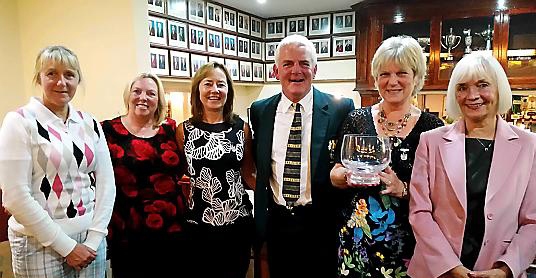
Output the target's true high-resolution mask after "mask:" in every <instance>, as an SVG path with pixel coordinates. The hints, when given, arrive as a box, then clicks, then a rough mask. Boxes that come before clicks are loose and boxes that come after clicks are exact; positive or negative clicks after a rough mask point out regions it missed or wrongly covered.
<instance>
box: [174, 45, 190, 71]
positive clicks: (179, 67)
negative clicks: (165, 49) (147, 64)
mask: <svg viewBox="0 0 536 278" xmlns="http://www.w3.org/2000/svg"><path fill="white" fill-rule="evenodd" d="M169 56H170V61H171V76H179V77H190V54H188V53H187V52H181V51H174V50H170V51H169Z"/></svg>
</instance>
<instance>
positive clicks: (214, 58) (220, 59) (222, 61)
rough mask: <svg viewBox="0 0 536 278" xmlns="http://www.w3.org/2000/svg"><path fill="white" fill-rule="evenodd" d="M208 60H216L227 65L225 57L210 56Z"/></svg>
mask: <svg viewBox="0 0 536 278" xmlns="http://www.w3.org/2000/svg"><path fill="white" fill-rule="evenodd" d="M208 62H209V63H210V62H216V63H219V64H222V65H224V66H225V59H223V58H221V57H214V56H208Z"/></svg>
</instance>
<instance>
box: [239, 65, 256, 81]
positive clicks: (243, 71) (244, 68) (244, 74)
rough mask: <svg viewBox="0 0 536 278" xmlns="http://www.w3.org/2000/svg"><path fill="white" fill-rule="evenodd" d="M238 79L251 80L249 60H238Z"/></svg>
mask: <svg viewBox="0 0 536 278" xmlns="http://www.w3.org/2000/svg"><path fill="white" fill-rule="evenodd" d="M240 81H253V75H252V74H251V62H245V61H240Z"/></svg>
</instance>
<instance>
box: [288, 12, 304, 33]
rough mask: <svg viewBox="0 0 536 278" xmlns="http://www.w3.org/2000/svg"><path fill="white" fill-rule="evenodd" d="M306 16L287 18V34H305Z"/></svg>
mask: <svg viewBox="0 0 536 278" xmlns="http://www.w3.org/2000/svg"><path fill="white" fill-rule="evenodd" d="M307 31H308V30H307V17H306V16H302V17H292V18H287V36H288V35H302V36H307Z"/></svg>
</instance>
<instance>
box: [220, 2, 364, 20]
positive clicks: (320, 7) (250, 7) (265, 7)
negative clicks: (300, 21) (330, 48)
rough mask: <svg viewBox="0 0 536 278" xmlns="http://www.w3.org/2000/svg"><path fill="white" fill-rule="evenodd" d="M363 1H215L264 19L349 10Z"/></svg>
mask: <svg viewBox="0 0 536 278" xmlns="http://www.w3.org/2000/svg"><path fill="white" fill-rule="evenodd" d="M361 1H363V0H266V3H264V4H259V3H257V0H215V2H219V3H221V4H224V5H227V6H231V7H233V8H237V9H239V10H242V11H245V12H249V13H252V14H254V15H258V16H260V17H264V18H269V17H279V16H287V15H297V14H310V13H321V12H331V11H340V10H348V9H350V8H351V6H352V5H353V4H356V3H359V2H361Z"/></svg>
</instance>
